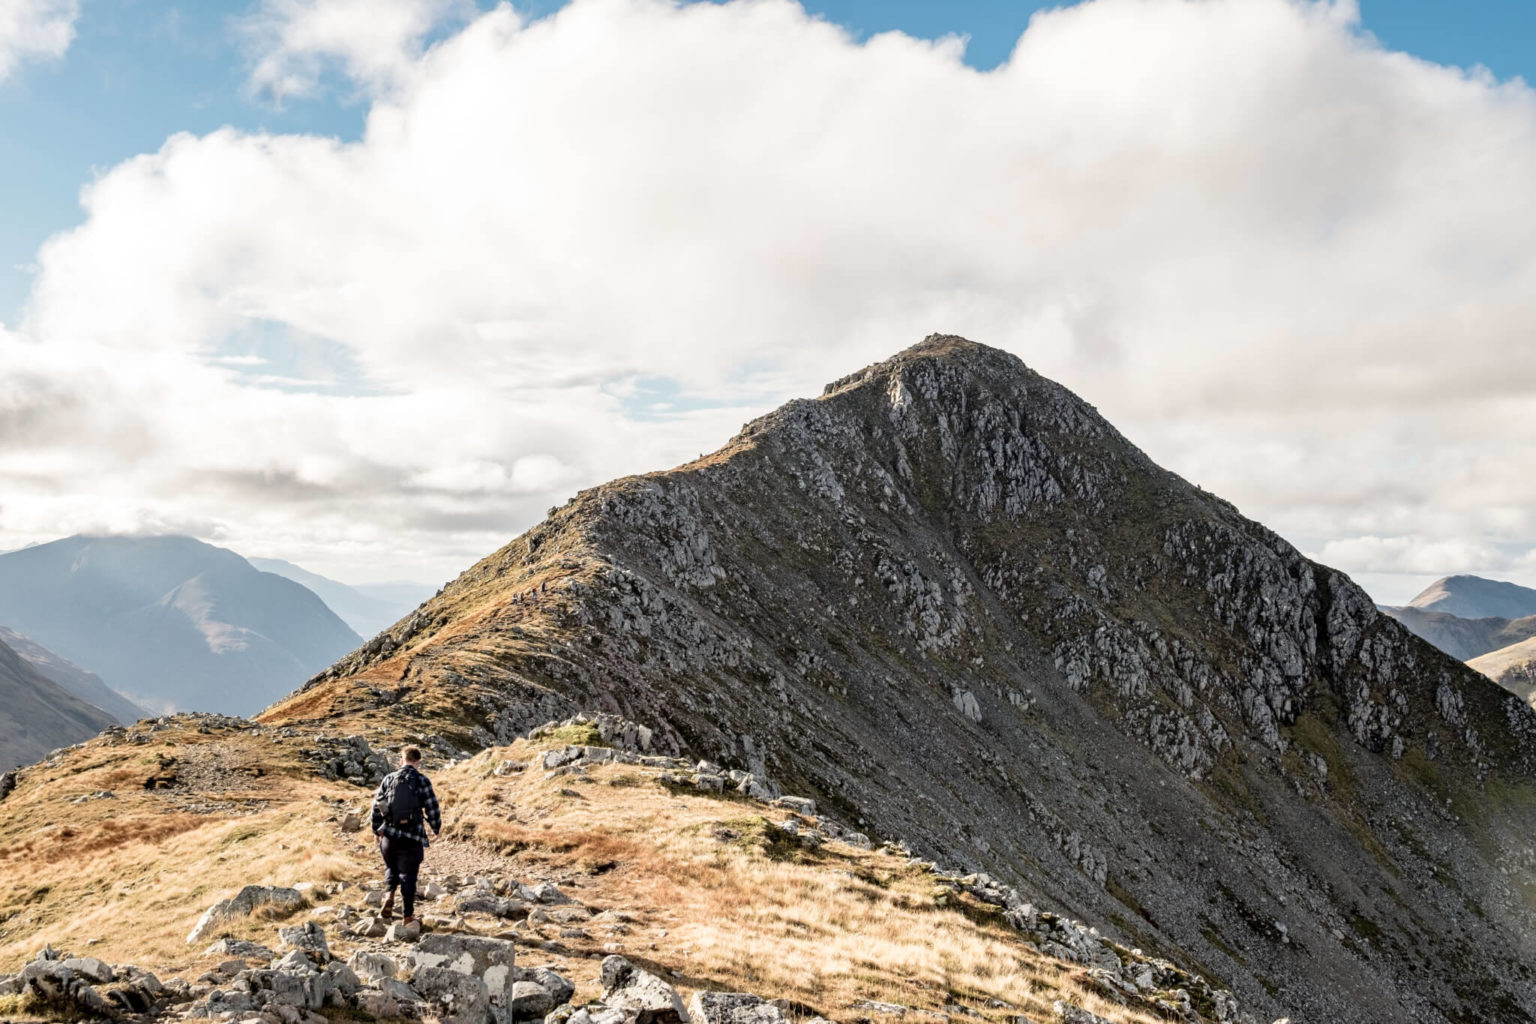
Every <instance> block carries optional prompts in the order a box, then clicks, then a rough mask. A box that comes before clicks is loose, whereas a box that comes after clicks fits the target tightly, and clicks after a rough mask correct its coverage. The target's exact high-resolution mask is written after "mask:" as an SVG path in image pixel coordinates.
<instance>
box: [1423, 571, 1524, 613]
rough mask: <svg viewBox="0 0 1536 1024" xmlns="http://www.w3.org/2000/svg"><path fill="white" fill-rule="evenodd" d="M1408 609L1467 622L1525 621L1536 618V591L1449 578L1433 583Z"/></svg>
mask: <svg viewBox="0 0 1536 1024" xmlns="http://www.w3.org/2000/svg"><path fill="white" fill-rule="evenodd" d="M1408 607H1410V608H1418V609H1421V610H1423V611H1426V612H1444V613H1446V614H1449V615H1456V616H1459V617H1461V618H1463V619H1523V618H1525V617H1527V616H1531V615H1536V590H1532V589H1531V588H1530V587H1522V586H1520V585H1519V584H1515V583H1505V582H1502V581H1500V580H1488V579H1483V578H1482V577H1481V576H1447V577H1445V578H1444V579H1440V580H1436V581H1435V582H1434V583H1431V584H1430V585H1429V586H1428V587H1426V588H1425V590H1424V592H1423V593H1421V594H1420V595H1419V596H1418V597H1416V598H1414V599H1413V600H1412V601H1409V602H1408Z"/></svg>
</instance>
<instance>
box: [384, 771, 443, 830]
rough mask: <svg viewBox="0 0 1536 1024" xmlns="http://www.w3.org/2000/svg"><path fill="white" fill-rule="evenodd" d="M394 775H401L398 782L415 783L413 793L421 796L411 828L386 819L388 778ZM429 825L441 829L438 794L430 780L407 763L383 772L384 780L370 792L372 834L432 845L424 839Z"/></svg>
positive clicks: (387, 813)
mask: <svg viewBox="0 0 1536 1024" xmlns="http://www.w3.org/2000/svg"><path fill="white" fill-rule="evenodd" d="M396 776H403V777H402V778H401V779H400V785H402V786H414V787H416V795H417V796H418V797H420V798H421V818H418V819H417V821H416V825H415V827H414V828H402V827H400V826H399V825H396V824H395V823H394V822H391V821H389V820H388V819H389V803H388V801H387V795H388V793H389V789H390V782H389V780H390V779H393V778H395V777H396ZM423 819H424V820H423ZM428 825H431V826H432V831H433V832H434V833H437V832H441V831H442V830H443V816H442V812H441V811H439V810H438V807H437V794H436V793H434V792H432V781H431V780H430V779H428V778H427V777H426V776H425V775H423V774H421V772H419V771H417V770H416V769H415V768H413V767H412V766H410V765H406V766H405V767H404V768H401V769H400V770H399V771H397V772H393V773H391V774H389V775H386V776H384V781H383V782H380V783H379V791H378V792H377V793H375V794H374V795H373V834H374V835H376V836H377V835H385V836H393V837H394V838H396V839H414V840H416V842H418V843H420V844H421V845H422V846H423V847H426V846H430V845H432V844H431V843H429V842H428V841H427V826H428Z"/></svg>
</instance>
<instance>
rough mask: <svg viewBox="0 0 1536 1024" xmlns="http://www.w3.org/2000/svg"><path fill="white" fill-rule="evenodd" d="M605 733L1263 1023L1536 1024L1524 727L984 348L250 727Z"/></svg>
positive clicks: (907, 360) (534, 552) (890, 389)
mask: <svg viewBox="0 0 1536 1024" xmlns="http://www.w3.org/2000/svg"><path fill="white" fill-rule="evenodd" d="M582 710H593V711H602V712H611V713H618V714H622V715H623V716H624V717H625V718H626V719H629V720H632V721H634V722H638V723H640V724H641V725H643V726H645V727H646V729H647V730H648V731H647V734H646V740H647V743H648V745H649V747H650V749H651V750H653V751H654V756H666V755H677V754H685V755H687V756H688V757H690V758H696V759H697V758H703V759H706V760H707V761H708V762H710V764H711V767H712V769H716V768H717V769H718V770H710V771H704V772H702V773H696V774H695V776H694V777H693V778H691V779H683V780H682V782H683V783H684V784H686V785H698V781H697V779H698V777H699V776H700V775H702V776H703V777H705V778H707V779H708V780H710V781H708V782H707V783H705V785H707V786H709V787H714V786H715V785H716V780H719V785H720V786H724V785H725V784H726V781H727V780H730V781H734V780H736V779H738V778H739V779H740V780H741V781H740V782H739V783H737V784H738V785H747V786H748V787H749V789H750V785H751V783H750V782H749V781H748V780H754V779H755V780H767V779H773V780H777V781H776V783H775V784H776V785H779V786H782V787H783V789H784V791H786V792H791V793H796V794H802V795H804V796H805V797H807V798H810V799H814V800H815V801H817V803H818V805H819V806H820V807H822V808H824V809H825V810H826V811H827V812H830V814H831V815H832V816H833V817H835V818H836V819H838V820H840V821H842V822H844V823H845V824H846V826H847V827H848V828H849V829H852V830H856V831H857V832H859V833H863V834H867V835H869V836H872V837H875V838H876V839H879V838H889V839H900V840H904V841H905V842H906V843H908V844H910V848H911V849H912V850H913V851H914V853H915V854H916V855H917V856H919V857H923V858H930V859H932V860H933V861H937V862H940V863H943V864H946V865H951V866H952V867H953V868H955V869H957V870H962V871H972V872H985V873H986V874H987V875H988V876H989V877H990V878H993V879H996V880H997V885H1000V886H1008V887H1010V891H1012V892H1015V893H1016V894H1017V898H1018V900H1020V901H1024V903H1027V905H1029V906H1030V907H1036V906H1038V907H1042V908H1049V910H1050V911H1051V912H1052V913H1056V914H1061V915H1064V916H1066V917H1070V918H1081V919H1084V920H1087V921H1091V922H1094V923H1095V924H1096V925H1097V927H1098V929H1099V933H1101V934H1102V935H1103V936H1104V937H1105V938H1106V940H1113V941H1114V942H1116V943H1119V944H1120V945H1121V947H1122V948H1126V949H1135V950H1144V951H1145V952H1146V954H1147V955H1149V956H1158V957H1166V958H1167V959H1168V960H1169V961H1173V962H1177V963H1180V964H1182V965H1185V967H1186V968H1187V969H1190V970H1192V971H1194V972H1196V973H1197V974H1198V975H1199V976H1201V977H1203V978H1206V979H1209V981H1210V983H1211V986H1212V989H1213V990H1217V989H1219V990H1226V989H1230V990H1231V992H1232V993H1233V995H1234V996H1235V998H1236V1001H1237V1003H1238V1004H1240V1005H1242V1006H1243V1007H1245V1008H1246V1010H1245V1012H1246V1013H1251V1014H1252V1015H1253V1019H1258V1018H1259V1017H1261V1016H1262V1017H1263V1018H1264V1019H1266V1020H1267V1019H1271V1018H1274V1017H1280V1016H1290V1017H1291V1018H1292V1020H1294V1021H1296V1022H1298V1024H1300V1022H1317V1024H1322V1022H1341V1024H1342V1022H1356V1021H1358V1022H1380V1024H1388V1022H1392V1024H1396V1022H1401V1021H1422V1022H1435V1024H1448V1022H1456V1024H1461V1022H1473V1021H1480V1022H1489V1024H1493V1022H1499V1024H1514V1022H1520V1021H1531V1020H1536V973H1533V971H1532V968H1531V966H1530V965H1531V964H1532V962H1533V960H1536V909H1533V901H1536V842H1533V840H1532V835H1533V826H1536V714H1533V712H1532V711H1531V709H1530V708H1529V707H1527V706H1526V705H1525V704H1524V703H1523V702H1521V701H1519V700H1517V699H1515V698H1513V697H1512V696H1511V695H1510V694H1509V693H1507V692H1505V691H1503V690H1501V689H1500V688H1498V687H1497V686H1495V685H1494V684H1493V683H1492V682H1490V681H1489V680H1488V679H1486V678H1484V677H1483V676H1481V675H1479V674H1477V673H1475V672H1473V671H1471V670H1469V669H1467V668H1466V667H1465V666H1463V665H1462V664H1460V663H1459V662H1457V661H1456V660H1454V659H1453V658H1451V657H1449V656H1447V655H1445V654H1443V653H1441V652H1440V651H1438V650H1436V649H1434V648H1433V647H1431V646H1430V645H1428V644H1427V643H1424V642H1423V641H1421V640H1419V639H1418V638H1416V637H1414V636H1412V635H1411V634H1410V633H1409V632H1408V631H1407V630H1406V629H1404V628H1403V627H1402V626H1401V625H1400V624H1398V623H1397V622H1395V621H1393V620H1392V619H1390V618H1389V617H1387V616H1384V615H1382V614H1380V613H1379V612H1378V610H1377V609H1376V608H1375V606H1374V605H1373V604H1372V603H1371V601H1370V600H1369V598H1368V597H1367V596H1366V595H1365V594H1364V593H1363V592H1362V591H1361V590H1360V589H1359V588H1358V587H1357V586H1355V585H1354V584H1353V583H1352V582H1351V581H1350V580H1349V579H1348V578H1346V577H1345V576H1343V575H1342V574H1340V573H1338V572H1335V571H1333V570H1331V569H1329V568H1327V567H1325V566H1322V565H1318V564H1316V563H1314V562H1311V561H1309V560H1308V559H1306V558H1304V557H1302V556H1301V555H1300V554H1299V553H1298V552H1297V551H1296V550H1295V549H1294V548H1293V547H1291V546H1290V545H1289V544H1287V543H1286V542H1285V541H1283V540H1282V539H1281V538H1279V537H1278V536H1276V535H1275V534H1273V533H1271V532H1270V531H1268V530H1266V529H1265V528H1264V527H1262V526H1260V525H1259V524H1257V523H1254V522H1252V521H1250V520H1248V519H1245V518H1244V517H1243V516H1242V515H1241V514H1240V513H1239V512H1238V511H1237V510H1236V509H1235V508H1234V507H1232V506H1231V505H1230V504H1228V503H1227V502H1225V501H1222V500H1221V499H1220V498H1217V497H1215V496H1213V495H1211V494H1208V493H1205V492H1204V491H1202V490H1200V489H1199V488H1197V487H1194V486H1192V485H1190V484H1189V483H1187V482H1186V481H1184V480H1182V479H1180V478H1179V477H1177V476H1176V475H1174V474H1172V473H1169V472H1167V471H1165V470H1163V469H1161V468H1159V467H1158V466H1156V465H1155V464H1153V463H1152V462H1151V461H1150V460H1149V459H1148V458H1147V457H1146V456H1145V455H1144V454H1143V453H1142V452H1140V451H1139V450H1137V449H1136V448H1135V446H1134V445H1132V444H1131V443H1130V442H1129V441H1127V440H1126V439H1125V438H1124V437H1122V436H1121V435H1120V434H1119V433H1118V432H1117V431H1116V430H1115V429H1114V428H1113V427H1112V426H1111V425H1110V424H1109V423H1107V422H1106V421H1105V420H1104V419H1103V418H1102V417H1101V416H1100V415H1098V413H1097V412H1096V411H1095V410H1094V409H1093V408H1092V407H1091V406H1089V405H1088V404H1087V403H1085V402H1084V401H1082V400H1081V399H1079V398H1078V397H1076V396H1075V395H1073V394H1071V393H1070V392H1068V391H1067V390H1066V389H1064V388H1062V387H1060V386H1059V385H1056V384H1054V383H1052V382H1051V381H1049V380H1046V379H1044V378H1042V377H1041V376H1039V375H1038V374H1035V373H1033V372H1031V371H1030V370H1029V369H1027V368H1026V367H1025V366H1024V365H1023V364H1022V363H1021V362H1020V361H1019V360H1018V359H1016V358H1014V357H1013V356H1011V355H1008V354H1006V353H1003V352H1000V351H996V350H993V349H990V348H986V347H984V346H981V345H977V344H974V343H972V342H969V341H965V340H963V339H960V338H955V337H944V336H935V337H931V338H929V339H927V340H926V341H924V342H923V343H922V344H920V345H918V346H916V347H914V348H912V349H909V350H907V351H905V352H903V353H901V354H899V355H898V356H896V357H894V358H892V359H890V360H888V361H886V362H883V363H880V364H878V365H875V366H871V367H869V368H867V369H865V370H862V371H860V372H858V373H855V374H852V375H851V376H848V377H846V378H844V379H842V380H839V381H836V382H834V383H832V384H831V385H829V386H828V387H827V389H826V391H825V392H824V393H823V394H822V395H821V396H820V397H819V398H817V399H813V400H804V401H796V402H792V403H790V404H789V405H787V406H785V407H783V408H782V409H780V410H778V411H776V412H774V413H772V414H770V415H768V416H765V417H763V418H762V419H759V420H757V421H754V422H753V423H751V424H748V425H747V426H746V427H745V428H744V430H743V431H742V432H741V433H740V434H739V435H738V436H737V437H736V438H734V439H733V440H732V441H731V442H730V443H729V444H727V445H726V446H725V447H724V448H722V449H721V450H720V451H718V452H716V453H714V454H712V455H710V456H707V457H704V458H701V459H699V460H698V461H696V462H693V463H690V464H688V465H685V466H682V467H680V468H678V469H675V470H672V471H670V472H664V473H655V474H650V475H646V476H640V477H633V478H628V479H623V480H619V481H616V482H613V483H611V484H607V485H604V486H601V487H597V488H594V489H592V490H589V491H585V492H583V493H581V494H579V495H578V496H577V497H575V498H574V499H572V500H571V501H570V502H568V503H567V504H566V505H565V506H563V507H561V508H558V509H554V510H552V511H551V513H550V515H549V517H548V518H547V519H546V520H545V521H544V522H542V523H540V524H539V525H537V526H535V527H534V528H533V529H531V530H529V531H528V532H527V533H526V534H524V535H523V536H521V537H519V538H517V539H516V540H514V541H513V542H511V543H510V544H508V545H507V546H506V547H504V548H503V549H501V550H500V551H498V552H496V553H494V554H492V555H491V556H489V557H487V558H485V559H484V560H482V561H481V562H479V563H478V564H476V565H475V566H473V567H472V568H470V569H469V570H468V571H466V572H465V573H464V574H462V575H461V576H460V577H459V578H458V579H457V580H456V581H454V582H453V583H451V584H450V585H449V586H447V587H446V588H445V589H444V590H443V591H442V592H441V593H440V594H439V595H438V596H437V597H435V598H433V599H432V600H430V601H428V602H427V603H425V604H424V605H423V606H422V607H421V608H420V609H418V610H417V611H416V612H415V613H414V614H413V615H411V616H410V617H409V618H408V619H406V620H404V621H402V622H400V623H398V624H397V625H396V626H394V627H392V628H391V629H390V630H388V631H386V632H385V633H382V634H380V635H379V636H377V637H375V638H374V639H373V640H371V641H370V642H368V643H367V644H366V645H365V646H364V647H362V648H361V649H360V650H359V651H357V652H355V653H354V654H353V655H352V656H350V657H348V658H347V659H345V660H343V661H342V662H340V663H339V664H337V665H336V666H334V667H333V668H332V669H331V670H329V671H327V672H326V673H324V674H322V675H321V676H319V677H317V678H316V679H314V680H312V681H311V682H310V683H309V684H308V685H307V686H306V688H305V689H304V690H302V691H300V692H299V693H297V694H295V695H293V696H292V697H290V698H288V699H287V700H286V701H284V702H282V703H280V704H278V705H276V706H275V707H273V708H272V709H269V710H268V711H267V712H266V713H265V714H264V715H263V716H261V721H262V723H263V728H264V729H267V730H278V731H283V730H287V731H288V732H290V733H292V734H294V735H302V734H303V733H304V732H305V730H323V729H325V728H326V727H328V726H334V725H336V724H337V723H346V727H347V728H348V729H349V730H352V731H354V732H356V733H358V734H361V735H368V736H373V737H376V738H377V737H388V738H400V737H404V736H411V737H418V738H422V739H423V740H425V741H428V745H429V747H431V748H432V749H434V750H437V751H438V752H439V753H441V754H442V755H443V756H456V755H460V754H469V753H472V752H474V751H477V750H481V749H484V748H487V747H490V746H492V745H497V744H507V743H509V742H511V741H513V740H514V739H515V738H517V737H519V736H522V735H526V733H527V732H528V731H529V730H530V729H532V728H534V727H536V726H538V725H539V724H541V723H543V722H545V721H546V720H550V719H561V718H565V717H567V716H569V715H570V714H572V713H574V712H577V711H582ZM344 753H345V751H343V754H344ZM323 756H327V757H329V758H330V760H329V761H328V762H327V764H328V765H329V766H330V768H329V770H330V771H331V772H332V774H335V773H336V772H338V771H339V772H340V773H341V775H342V776H343V777H345V776H346V775H348V774H353V773H356V774H358V775H366V774H367V772H368V769H367V768H366V766H365V765H364V764H363V761H362V760H359V759H353V760H351V761H348V760H346V759H345V757H342V758H341V759H340V760H338V757H337V756H336V755H334V753H333V754H328V755H323ZM561 767H562V766H561V765H559V764H558V762H557V763H556V764H555V765H554V766H552V767H551V768H550V769H549V770H550V771H559V770H561ZM733 772H734V773H737V774H735V775H733V774H731V773H733ZM679 779H682V777H681V776H679ZM757 784H758V785H763V784H764V783H762V782H758V783H757ZM573 792H574V791H573ZM764 796H771V793H758V794H756V795H755V796H754V795H752V794H750V793H748V794H746V795H745V796H744V797H743V798H744V799H756V798H760V797H764ZM1058 945H1059V946H1060V947H1061V948H1062V949H1066V948H1067V947H1066V946H1065V945H1062V944H1058ZM1079 1012H1086V1011H1079V1010H1077V1009H1075V1008H1074V1007H1072V1006H1064V1007H1063V1008H1062V1009H1061V1010H1060V1011H1058V1014H1057V1015H1058V1018H1059V1019H1063V1020H1067V1019H1089V1018H1078V1017H1076V1016H1074V1014H1076V1013H1079ZM1195 1012H1196V1011H1194V1010H1192V1011H1191V1013H1195Z"/></svg>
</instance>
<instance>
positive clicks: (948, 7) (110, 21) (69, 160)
mask: <svg viewBox="0 0 1536 1024" xmlns="http://www.w3.org/2000/svg"><path fill="white" fill-rule="evenodd" d="M253 6H254V4H253V3H251V2H249V0H199V2H196V3H189V2H185V0H180V2H176V0H83V6H82V11H81V15H80V18H79V20H78V21H77V23H76V38H75V41H74V43H73V44H72V45H71V47H70V49H69V51H68V53H67V55H66V56H65V57H64V58H63V59H62V60H56V61H49V62H44V63H38V64H31V65H27V66H25V67H23V68H22V69H21V70H20V71H19V72H18V73H17V74H14V75H13V76H11V78H10V79H9V80H7V81H4V82H0V197H3V198H0V212H3V215H0V323H15V322H16V320H17V318H18V314H19V311H20V307H21V306H22V304H23V303H24V301H25V299H26V295H27V291H28V288H29V286H30V282H31V275H30V273H29V272H28V268H29V267H30V266H31V264H32V262H33V257H34V255H35V254H36V251H37V248H38V246H39V245H40V244H41V243H42V242H43V241H44V240H45V239H46V238H47V237H48V236H49V235H51V234H53V233H55V232H57V231H60V230H63V229H66V228H69V227H71V226H73V225H74V224H76V223H78V222H79V221H80V220H81V219H82V214H81V211H80V206H79V201H78V199H79V193H80V188H81V186H82V185H83V184H85V183H87V182H88V181H90V180H91V179H92V177H93V176H94V175H95V174H97V173H99V172H101V171H103V170H106V169H108V168H110V167H112V166H113V165H115V164H117V163H119V162H120V161H122V160H125V159H127V158H129V157H131V156H134V155H136V154H139V153H148V152H153V151H155V150H157V149H159V148H160V146H161V144H162V143H163V142H164V141H165V139H166V138H167V137H169V136H170V135H172V134H174V133H176V132H192V133H194V134H203V133H206V132H209V131H212V130H214V129H216V128H219V127H221V126H224V125H231V126H234V127H237V128H241V129H244V130H251V131H271V132H282V133H289V132H305V133H318V134H323V135H329V136H335V137H338V138H342V139H347V140H351V139H355V138H356V137H358V135H359V134H360V133H361V131H362V127H363V119H364V115H365V113H366V109H367V108H366V103H365V102H364V100H363V98H362V97H361V96H359V95H358V94H357V93H356V91H355V90H353V89H351V88H350V87H349V86H346V85H344V84H341V83H336V82H333V83H331V86H330V87H329V88H327V89H325V90H324V91H323V92H322V93H321V94H319V95H317V96H315V97H312V98H303V99H297V100H289V101H288V102H286V103H284V104H282V105H278V104H275V103H273V102H272V101H271V100H270V99H269V98H266V97H262V96H256V95H253V94H252V93H251V91H250V90H249V89H247V88H246V86H245V82H246V76H247V74H248V72H249V55H248V50H247V48H246V47H245V46H244V45H243V37H242V34H241V32H240V31H239V23H240V20H241V19H242V17H244V16H246V15H248V14H249V13H250V11H251V9H252V7H253ZM478 6H479V7H480V8H482V9H484V8H488V7H490V6H493V5H492V4H491V3H489V2H487V0H478ZM514 6H516V7H517V8H518V10H520V11H523V12H525V13H527V14H528V15H530V16H533V17H539V16H542V15H544V14H547V13H549V12H551V11H553V10H555V9H558V8H559V7H560V6H562V5H561V4H559V3H554V2H550V0H533V2H530V3H522V4H515V5H514ZM804 6H805V7H806V9H807V10H809V11H811V12H812V13H815V14H819V15H821V16H823V17H825V18H826V19H827V20H829V21H832V22H835V23H837V24H839V25H842V26H844V27H845V28H847V29H849V30H850V31H851V32H853V33H854V34H855V35H856V36H858V37H861V38H862V37H866V36H868V35H870V34H873V33H877V32H884V31H891V30H899V31H902V32H906V33H908V34H910V35H914V36H918V37H922V38H936V37H939V36H943V35H947V34H956V35H962V36H966V37H968V38H969V44H968V45H967V48H966V60H967V62H968V63H970V64H971V65H972V66H974V67H977V68H983V69H986V68H991V67H994V66H995V65H997V64H998V63H1000V62H1002V61H1004V60H1006V59H1007V57H1008V54H1009V52H1010V51H1011V50H1012V48H1013V45H1014V43H1015V42H1017V40H1018V38H1019V34H1020V33H1021V32H1023V30H1024V28H1025V26H1026V25H1027V24H1028V22H1029V17H1030V15H1031V14H1032V13H1034V12H1035V11H1036V10H1039V9H1041V8H1050V7H1057V6H1062V5H1061V4H1059V3H1037V2H1033V0H1022V2H1007V0H943V2H913V0H833V2H825V0H822V2H811V3H807V4H805V5H804ZM1361 19H1362V23H1363V26H1364V28H1365V29H1367V30H1368V31H1370V32H1372V33H1374V34H1375V35H1376V36H1377V37H1378V38H1379V39H1380V40H1381V41H1382V42H1383V43H1385V44H1386V45H1388V46H1390V47H1392V48H1394V49H1402V50H1405V51H1407V52H1409V53H1412V54H1414V55H1416V56H1420V57H1423V58H1426V59H1428V60H1432V61H1435V62H1438V63H1447V64H1454V65H1457V66H1461V67H1471V66H1473V65H1482V66H1484V67H1486V68H1488V69H1489V70H1490V71H1491V72H1492V73H1493V74H1494V75H1496V76H1498V77H1500V78H1509V77H1512V76H1522V77H1524V78H1526V79H1527V80H1528V81H1529V80H1531V79H1533V78H1536V48H1533V47H1532V46H1530V45H1529V43H1530V41H1531V40H1532V39H1536V2H1533V0H1363V2H1362V3H1361Z"/></svg>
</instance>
